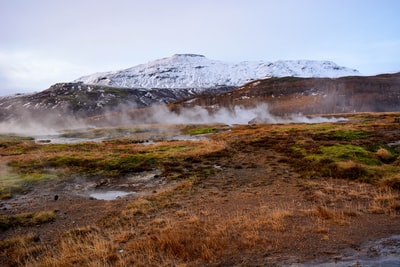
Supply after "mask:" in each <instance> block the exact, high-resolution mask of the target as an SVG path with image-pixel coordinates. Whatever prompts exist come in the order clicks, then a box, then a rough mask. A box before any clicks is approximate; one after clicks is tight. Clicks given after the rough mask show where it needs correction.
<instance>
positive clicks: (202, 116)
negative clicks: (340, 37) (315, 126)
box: [147, 104, 344, 125]
mask: <svg viewBox="0 0 400 267" xmlns="http://www.w3.org/2000/svg"><path fill="white" fill-rule="evenodd" d="M152 111H153V112H152V114H151V116H150V118H147V119H150V120H151V121H153V122H156V123H170V124H191V123H192V124H193V123H194V124H202V123H224V124H229V125H232V124H248V123H322V122H337V121H340V120H344V118H334V117H332V118H325V117H319V116H318V117H307V116H303V115H301V114H297V115H295V114H291V115H288V116H285V117H279V116H274V115H272V114H271V113H270V112H269V111H268V106H267V104H259V105H257V106H256V107H252V108H245V107H243V106H234V107H233V108H232V109H227V108H219V109H217V110H215V111H213V112H209V111H208V110H207V109H205V108H202V107H199V106H196V107H193V108H183V109H181V110H180V112H179V114H178V113H176V112H173V111H170V110H169V109H168V108H167V107H166V106H163V105H162V106H153V107H152Z"/></svg>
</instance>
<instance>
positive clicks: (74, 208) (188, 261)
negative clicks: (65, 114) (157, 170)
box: [0, 126, 400, 266]
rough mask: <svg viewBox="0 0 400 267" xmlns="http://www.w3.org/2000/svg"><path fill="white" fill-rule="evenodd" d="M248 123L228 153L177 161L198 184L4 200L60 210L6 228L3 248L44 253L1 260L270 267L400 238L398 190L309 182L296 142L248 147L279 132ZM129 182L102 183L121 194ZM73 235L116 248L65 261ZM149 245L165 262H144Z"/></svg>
mask: <svg viewBox="0 0 400 267" xmlns="http://www.w3.org/2000/svg"><path fill="white" fill-rule="evenodd" d="M243 127H244V128H245V130H246V131H244V130H243V128H242V129H241V130H240V129H239V130H237V131H235V130H233V132H227V133H222V134H219V135H214V138H217V139H221V140H225V141H226V142H227V143H228V144H229V146H228V148H227V149H226V150H223V151H219V152H215V153H210V154H209V155H207V156H203V157H201V158H198V159H191V158H189V159H186V160H184V161H181V162H178V163H176V166H174V169H173V170H171V171H173V172H177V170H178V171H179V170H182V173H183V176H186V177H187V178H190V177H192V178H190V179H189V180H186V179H178V180H168V181H167V182H166V183H161V184H160V183H158V184H156V183H154V184H150V187H146V186H145V185H143V187H141V188H140V189H141V191H140V192H141V193H140V194H135V195H130V196H127V197H124V198H120V199H116V200H113V201H104V200H95V199H90V198H89V197H88V196H87V195H86V196H82V195H79V194H76V193H74V192H73V190H70V191H69V189H70V187H68V186H66V184H67V183H68V182H67V181H58V182H55V181H53V182H48V183H45V184H44V185H42V186H39V187H38V188H35V189H33V190H31V191H29V192H27V193H25V194H21V195H17V196H14V197H13V198H12V199H9V200H2V203H1V206H2V210H1V211H0V214H1V215H12V214H19V213H23V212H32V211H42V210H53V211H55V212H56V219H55V220H54V221H53V222H50V223H45V224H40V225H34V226H17V227H12V228H10V229H8V230H5V231H2V232H0V237H1V240H2V242H5V241H7V240H10V238H15V237H24V236H25V237H26V236H34V237H35V238H34V239H33V240H34V241H32V242H31V243H29V242H28V243H27V245H26V246H28V247H29V246H31V247H36V248H37V249H36V250H33V251H30V252H29V250H27V249H25V250H24V251H25V252H27V251H28V252H29V253H28V255H25V256H23V255H21V254H20V255H17V253H21V252H20V251H17V249H16V247H15V246H13V245H9V246H4V245H3V248H5V250H4V251H3V252H0V264H1V265H2V266H7V265H9V266H16V265H19V264H27V265H35V264H38V265H43V266H50V265H52V266H84V265H93V266H94V265H96V266H114V265H115V266H130V265H139V266H141V265H142V266H146V265H169V266H174V265H181V266H185V265H187V266H204V265H208V266H232V265H242V266H268V265H280V264H291V263H298V262H310V261H335V260H337V259H340V258H341V257H343V256H344V255H346V253H350V252H349V251H351V250H357V249H359V248H360V246H361V245H362V244H363V243H365V242H367V241H371V240H377V239H380V238H383V237H388V236H391V235H398V234H400V221H399V210H400V208H399V207H400V205H399V201H400V199H399V192H398V191H396V190H395V189H393V190H392V189H387V188H383V187H379V186H377V185H371V184H367V183H361V182H358V181H349V180H345V179H335V178H324V177H319V178H318V177H315V178H313V179H307V178H306V177H304V175H303V174H302V173H301V172H299V171H296V169H295V168H294V166H293V165H292V164H291V162H292V161H291V159H290V155H288V154H286V153H285V149H284V148H285V146H286V145H288V143H287V142H288V139H285V138H284V137H283V136H281V138H282V140H279V137H277V139H276V140H274V142H271V141H269V140H266V141H265V142H264V143H260V142H255V141H252V142H249V140H254V138H257V137H258V136H259V135H262V134H263V132H265V131H270V130H271V126H243ZM239 128H240V127H239ZM277 144H278V145H279V146H280V147H281V148H282V149H281V151H279V150H278V149H277ZM305 164H306V163H305ZM167 172H168V171H167ZM163 174H164V175H165V174H166V175H167V176H168V173H166V172H164V173H163ZM193 177H194V178H193ZM124 183H126V181H125V180H123V179H121V180H115V181H105V182H104V183H102V184H99V185H98V186H99V188H105V189H106V188H117V189H120V188H121V184H124ZM388 195H393V196H394V197H393V198H394V201H395V206H393V205H392V206H391V207H387V206H377V205H378V204H376V202H374V201H375V200H376V199H377V198H378V197H382V198H384V197H387V196H388ZM56 196H57V197H56ZM393 198H392V199H393ZM138 203H139V204H138ZM143 203H144V204H143ZM147 203H149V205H150V204H151V205H150V206H151V208H148V205H147ZM396 203H397V204H396ZM396 205H399V206H396ZM74 231H75V232H79V231H80V233H81V234H80V235H81V236H82V238H83V237H85V236H86V235H87V236H90V237H92V238H99V239H101V238H104V240H105V241H104V242H106V243H109V245H108V246H109V247H108V246H107V253H106V254H105V255H104V257H103V258H102V256H101V255H100V253H99V254H96V252H93V255H92V256H93V257H97V258H98V260H96V261H94V260H90V258H91V254H90V253H89V254H90V255H89V254H88V255H87V257H86V258H87V259H88V261H87V262H85V261H84V260H83V258H79V257H78V256H77V255H73V256H71V255H72V254H68V255H69V256H70V258H66V257H65V255H66V254H63V252H62V251H65V250H66V249H65V247H64V246H65V242H66V241H65V239H66V238H68V236H69V235H71V233H74ZM85 231H86V232H85ZM203 231H204V232H203ZM91 234H93V236H91ZM170 235H172V236H170ZM192 243H196V244H195V245H192ZM201 243H203V244H201ZM152 246H154V247H152ZM181 246H183V247H186V249H184V248H182V247H181ZM192 246H194V247H193V249H192V250H190V249H191V247H192ZM196 246H199V247H196ZM147 247H149V248H152V249H153V251H154V253H155V254H157V255H158V256H157V255H151V256H149V258H146V257H145V256H143V255H144V254H143V255H142V256H140V255H139V256H137V254H138V253H139V252H138V251H141V249H143V250H144V249H145V248H147ZM49 250H50V251H49ZM94 250H96V249H94ZM60 251H61V252H60ZM13 253H14V254H15V256H12V255H13ZM69 253H72V252H69ZM82 253H88V252H87V251H86V252H85V251H82ZM147 253H148V252H147ZM162 253H164V254H162ZM139 254H140V253H139ZM63 255H64V256H63ZM157 257H158V258H157Z"/></svg>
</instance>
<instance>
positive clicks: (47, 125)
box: [0, 103, 343, 135]
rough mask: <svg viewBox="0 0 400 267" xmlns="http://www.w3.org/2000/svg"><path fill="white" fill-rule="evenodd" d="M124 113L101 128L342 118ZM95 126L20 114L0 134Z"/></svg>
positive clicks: (253, 110) (256, 110) (245, 111)
mask: <svg viewBox="0 0 400 267" xmlns="http://www.w3.org/2000/svg"><path fill="white" fill-rule="evenodd" d="M130 111H131V110H127V111H121V112H118V113H106V114H105V115H104V116H103V118H102V121H103V123H102V124H101V125H102V126H101V127H111V126H113V127H114V126H118V125H124V126H129V125H142V124H150V123H151V124H212V123H222V124H228V125H234V124H252V123H272V124H274V123H323V122H337V121H340V120H343V118H335V117H331V118H328V117H320V116H304V115H302V114H291V115H288V116H285V117H279V116H274V115H272V114H271V113H270V112H269V111H268V105H267V104H265V103H263V104H259V105H257V106H255V107H250V108H246V107H243V106H234V107H233V108H231V109H228V108H219V109H215V110H214V111H212V112H210V111H208V110H207V109H206V108H203V107H200V106H195V107H193V108H182V109H180V111H179V113H178V112H175V111H171V110H170V109H169V108H168V107H167V106H166V105H154V106H152V107H150V108H147V109H145V110H144V111H143V112H141V114H140V116H132V115H131V114H130V113H129V112H130ZM92 127H98V126H96V124H94V123H93V122H91V121H90V120H85V119H80V118H76V117H74V116H71V115H60V114H56V113H55V114H52V113H47V114H42V115H41V116H34V115H32V114H30V113H27V112H25V113H21V114H19V116H18V117H15V118H11V119H8V120H6V121H3V122H1V123H0V133H3V134H4V133H15V134H21V135H38V134H56V133H57V132H59V131H62V130H68V129H77V128H79V129H84V128H92Z"/></svg>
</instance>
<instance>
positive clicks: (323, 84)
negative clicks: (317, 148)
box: [174, 73, 400, 115]
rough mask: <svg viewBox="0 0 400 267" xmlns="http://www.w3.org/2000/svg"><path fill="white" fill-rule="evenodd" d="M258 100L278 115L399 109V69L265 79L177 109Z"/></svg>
mask: <svg viewBox="0 0 400 267" xmlns="http://www.w3.org/2000/svg"><path fill="white" fill-rule="evenodd" d="M255 103H268V106H269V110H270V112H271V113H273V114H276V115H285V114H291V113H303V114H327V113H348V112H364V111H370V112H387V111H400V73H396V74H384V75H378V76H369V77H354V76H353V77H342V78H335V79H330V78H295V77H284V78H271V79H264V80H259V81H254V82H251V83H248V84H246V85H245V86H243V87H240V88H238V89H235V90H233V91H231V92H227V93H223V94H219V95H218V96H203V97H194V98H193V99H190V100H185V101H179V102H177V103H175V106H174V109H179V108H180V107H192V106H202V107H207V108H208V109H210V110H212V109H218V108H220V107H232V106H234V105H243V106H251V105H254V104H255Z"/></svg>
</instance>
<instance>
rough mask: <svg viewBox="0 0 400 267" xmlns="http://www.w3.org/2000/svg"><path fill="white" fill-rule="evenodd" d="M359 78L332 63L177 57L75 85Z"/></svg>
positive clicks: (98, 75)
mask: <svg viewBox="0 0 400 267" xmlns="http://www.w3.org/2000/svg"><path fill="white" fill-rule="evenodd" d="M353 75H360V73H359V72H358V71H357V70H355V69H350V68H347V67H341V66H338V65H337V64H335V63H333V62H331V61H314V60H286V61H276V62H267V61H244V62H240V63H227V62H222V61H218V60H211V59H208V58H206V57H205V56H202V55H195V54H176V55H174V56H172V57H169V58H163V59H158V60H155V61H152V62H149V63H147V64H141V65H138V66H135V67H132V68H129V69H125V70H120V71H111V72H102V73H95V74H92V75H88V76H83V77H81V78H79V79H77V80H75V82H83V83H85V84H97V85H107V86H114V87H124V88H170V89H179V88H214V87H219V86H242V85H244V84H245V83H247V82H250V81H252V80H258V79H264V78H268V77H285V76H294V77H330V78H336V77H342V76H353Z"/></svg>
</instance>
